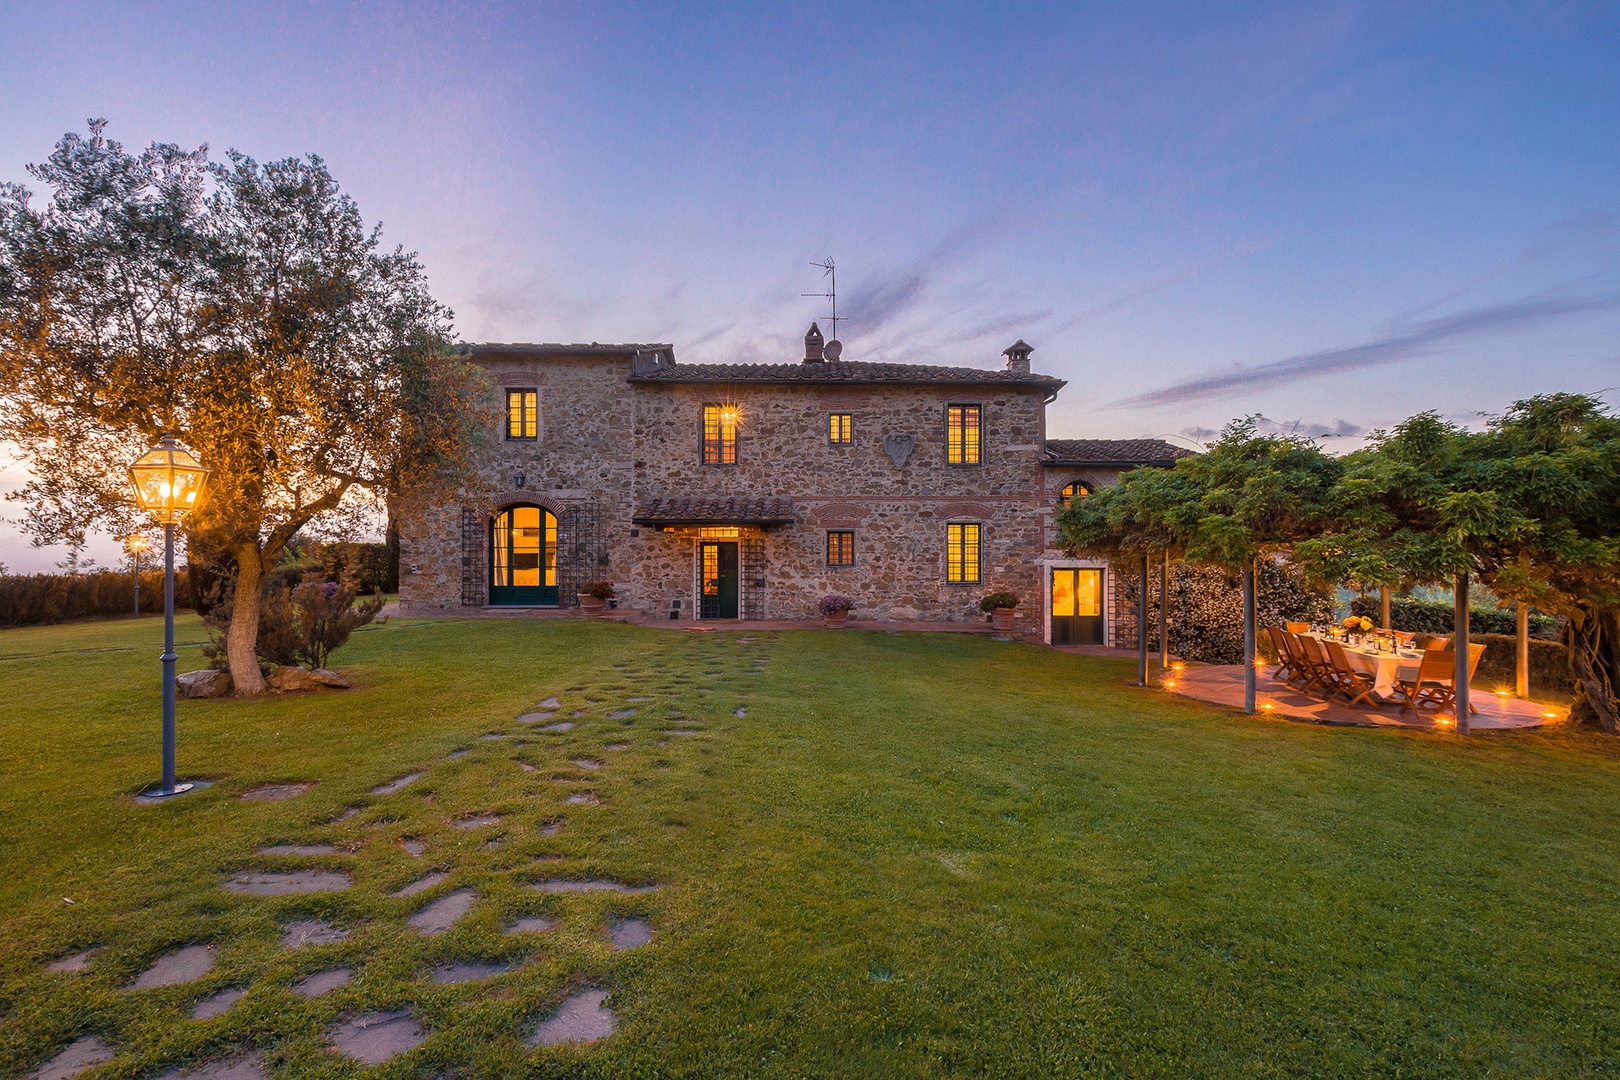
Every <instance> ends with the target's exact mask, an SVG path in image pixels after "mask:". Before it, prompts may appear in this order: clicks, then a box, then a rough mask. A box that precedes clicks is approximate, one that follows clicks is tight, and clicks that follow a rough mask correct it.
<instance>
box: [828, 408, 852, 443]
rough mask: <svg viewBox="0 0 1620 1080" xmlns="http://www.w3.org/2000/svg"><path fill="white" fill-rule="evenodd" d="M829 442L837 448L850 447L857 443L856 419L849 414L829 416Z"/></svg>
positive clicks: (831, 414)
mask: <svg viewBox="0 0 1620 1080" xmlns="http://www.w3.org/2000/svg"><path fill="white" fill-rule="evenodd" d="M827 441H828V442H830V443H832V444H834V445H835V446H848V445H849V444H850V443H852V442H854V441H855V418H854V417H853V416H851V415H850V414H849V413H847V412H835V413H828V414H827Z"/></svg>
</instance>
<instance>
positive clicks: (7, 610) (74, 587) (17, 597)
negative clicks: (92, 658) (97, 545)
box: [0, 569, 191, 626]
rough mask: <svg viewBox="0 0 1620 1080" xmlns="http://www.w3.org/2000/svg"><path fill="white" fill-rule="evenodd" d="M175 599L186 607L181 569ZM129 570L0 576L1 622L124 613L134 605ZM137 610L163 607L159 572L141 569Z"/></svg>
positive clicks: (38, 621) (32, 623) (27, 622)
mask: <svg viewBox="0 0 1620 1080" xmlns="http://www.w3.org/2000/svg"><path fill="white" fill-rule="evenodd" d="M174 577H175V582H174V602H175V606H176V607H186V606H188V605H187V599H188V598H189V596H190V595H191V594H190V588H189V584H188V582H187V580H186V571H185V570H183V569H181V570H176V571H175V574H174ZM134 592H135V583H134V580H133V579H132V577H131V575H130V574H127V573H124V572H122V571H118V570H102V571H98V572H96V573H93V574H18V575H15V576H12V575H7V576H4V577H0V626H37V625H40V624H42V623H59V622H70V621H72V620H74V619H94V618H98V617H106V616H109V615H128V614H130V612H131V611H132V609H133V608H134V606H135V595H134ZM141 610H142V611H143V612H161V611H162V610H163V571H161V570H143V571H141Z"/></svg>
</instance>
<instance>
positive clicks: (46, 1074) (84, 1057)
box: [28, 1035, 113, 1080]
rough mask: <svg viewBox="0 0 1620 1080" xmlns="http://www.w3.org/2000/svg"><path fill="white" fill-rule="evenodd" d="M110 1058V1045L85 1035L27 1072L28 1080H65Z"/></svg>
mask: <svg viewBox="0 0 1620 1080" xmlns="http://www.w3.org/2000/svg"><path fill="white" fill-rule="evenodd" d="M112 1059H113V1048H112V1047H110V1046H108V1045H107V1044H106V1043H104V1042H102V1041H101V1040H100V1039H98V1038H96V1037H95V1036H94V1035H85V1036H83V1037H82V1038H78V1039H74V1040H73V1041H72V1042H70V1043H68V1044H67V1046H65V1047H64V1048H63V1049H62V1051H61V1053H59V1054H57V1055H56V1056H55V1057H53V1058H51V1060H49V1061H47V1062H46V1063H45V1064H43V1065H41V1066H40V1067H39V1068H38V1069H35V1070H34V1071H33V1072H32V1073H29V1074H28V1075H29V1080H67V1078H68V1077H70V1076H78V1075H79V1074H80V1073H82V1072H85V1071H87V1070H89V1069H93V1068H95V1067H96V1066H97V1065H102V1064H105V1063H106V1062H109V1061H111V1060H112Z"/></svg>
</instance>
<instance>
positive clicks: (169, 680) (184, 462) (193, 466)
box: [129, 435, 208, 799]
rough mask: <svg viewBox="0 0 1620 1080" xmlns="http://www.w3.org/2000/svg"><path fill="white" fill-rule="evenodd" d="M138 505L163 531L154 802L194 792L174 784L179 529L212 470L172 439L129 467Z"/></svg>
mask: <svg viewBox="0 0 1620 1080" xmlns="http://www.w3.org/2000/svg"><path fill="white" fill-rule="evenodd" d="M129 480H130V483H131V484H132V485H134V488H135V501H136V502H138V503H140V504H141V508H142V509H144V510H146V511H147V512H148V513H150V514H151V515H152V516H153V517H154V518H156V519H157V520H158V521H159V522H161V523H162V525H163V657H162V660H163V786H162V788H160V789H159V790H158V791H155V792H152V793H150V794H148V796H147V797H148V798H160V799H163V798H168V797H170V796H172V795H179V794H182V793H184V792H187V791H190V790H191V787H192V785H190V784H179V785H177V784H175V782H174V662H175V661H176V660H177V659H179V657H177V656H176V655H175V651H174V527H175V526H176V525H178V524H179V523H180V521H181V519H182V518H184V517H185V516H186V515H187V514H189V513H191V512H192V511H193V510H195V509H197V507H198V506H199V505H200V504H201V502H202V490H203V484H204V483H206V482H207V480H208V470H207V469H205V468H203V465H202V462H200V461H198V460H197V458H196V457H195V456H194V455H193V454H192V453H191V451H189V450H187V449H185V448H184V447H182V446H179V445H177V444H176V443H175V441H174V439H173V438H171V437H170V436H168V435H165V436H163V441H162V442H160V443H158V445H157V446H155V447H153V448H152V449H151V450H148V451H147V452H146V453H144V454H142V455H141V456H140V457H139V458H138V459H137V460H136V461H135V463H134V464H132V465H130V467H129Z"/></svg>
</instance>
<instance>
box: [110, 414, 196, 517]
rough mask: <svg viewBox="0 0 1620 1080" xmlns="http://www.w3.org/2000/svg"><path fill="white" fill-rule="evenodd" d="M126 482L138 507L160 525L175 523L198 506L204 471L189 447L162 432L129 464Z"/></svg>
mask: <svg viewBox="0 0 1620 1080" xmlns="http://www.w3.org/2000/svg"><path fill="white" fill-rule="evenodd" d="M129 482H130V484H131V485H133V486H134V488H135V501H136V502H138V503H140V504H141V509H143V510H145V511H146V512H147V513H149V514H151V515H152V516H153V517H154V518H156V519H157V520H158V521H159V522H161V523H163V524H164V525H177V524H179V522H180V519H181V518H183V517H185V516H186V515H187V514H189V513H191V512H192V511H193V510H195V509H197V507H198V506H199V505H201V503H202V493H203V485H204V484H206V483H207V482H208V470H207V469H205V468H203V464H202V462H200V461H198V460H197V458H196V456H195V455H194V454H192V452H191V451H190V450H187V449H186V448H185V447H183V446H179V445H177V444H176V443H175V441H174V440H173V439H172V438H170V437H169V436H167V435H165V436H163V441H162V442H160V443H158V444H157V446H155V447H153V448H152V449H150V450H148V451H147V452H146V453H144V454H142V455H141V456H140V457H139V458H138V459H136V461H135V463H134V464H133V465H131V466H130V467H129Z"/></svg>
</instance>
